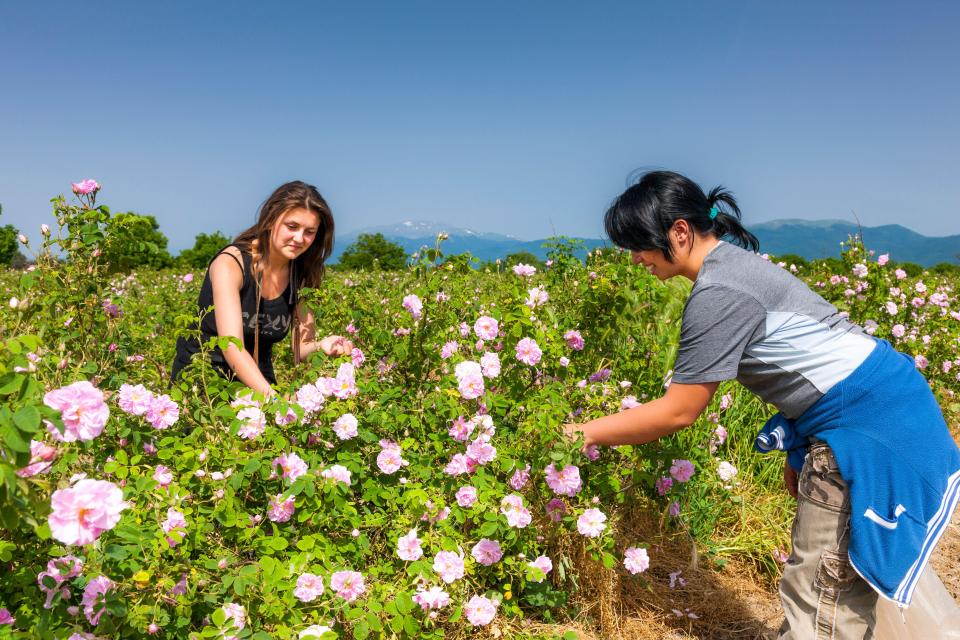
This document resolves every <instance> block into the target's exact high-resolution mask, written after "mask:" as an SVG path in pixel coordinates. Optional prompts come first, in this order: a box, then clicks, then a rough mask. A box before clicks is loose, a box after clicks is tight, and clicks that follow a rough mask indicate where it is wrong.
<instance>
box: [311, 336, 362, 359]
mask: <svg viewBox="0 0 960 640" xmlns="http://www.w3.org/2000/svg"><path fill="white" fill-rule="evenodd" d="M317 345H318V346H319V347H320V350H321V351H323V352H324V353H325V354H327V355H328V356H342V355H344V354H347V353H350V352H351V351H353V343H352V342H350V341H349V340H347V339H346V338H344V337H343V336H327V337H326V338H323V339H322V340H320V341H318V342H317Z"/></svg>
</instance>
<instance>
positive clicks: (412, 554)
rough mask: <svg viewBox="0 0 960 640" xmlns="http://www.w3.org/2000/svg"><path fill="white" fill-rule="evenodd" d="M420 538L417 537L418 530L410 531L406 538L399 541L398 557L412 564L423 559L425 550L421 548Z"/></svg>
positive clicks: (403, 537)
mask: <svg viewBox="0 0 960 640" xmlns="http://www.w3.org/2000/svg"><path fill="white" fill-rule="evenodd" d="M420 545H421V542H420V538H419V537H418V536H417V530H416V529H410V531H409V532H408V533H407V535H405V536H400V537H399V538H398V539H397V556H398V557H399V558H400V559H401V560H405V561H407V562H412V561H414V560H419V559H420V558H422V557H423V549H422V548H421V547H420Z"/></svg>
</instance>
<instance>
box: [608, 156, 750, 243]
mask: <svg viewBox="0 0 960 640" xmlns="http://www.w3.org/2000/svg"><path fill="white" fill-rule="evenodd" d="M677 220H686V221H687V224H689V225H690V226H691V227H692V228H693V229H694V230H695V231H696V232H697V233H699V234H701V235H706V234H711V235H714V236H716V237H717V238H721V239H727V240H730V241H731V242H733V243H734V244H737V245H739V246H741V247H743V248H744V249H749V250H750V251H754V252H756V251H759V250H760V241H759V240H757V237H756V236H755V235H753V234H752V233H750V232H749V231H747V229H746V228H745V227H744V226H743V224H742V223H741V222H740V207H738V206H737V201H736V200H735V199H734V197H733V194H732V193H730V192H729V191H727V190H726V189H724V188H723V187H715V188H714V189H712V190H711V191H710V193H709V195H705V194H704V193H703V189H701V188H700V187H699V186H698V185H697V183H695V182H694V181H693V180H691V179H689V178H687V177H685V176H682V175H680V174H679V173H674V172H673V171H650V172H648V173H645V174H643V175H642V176H640V179H639V180H638V181H637V183H636V184H634V185H633V186H631V187H629V188H628V189H627V190H626V191H624V192H623V193H622V194H620V196H619V197H618V198H617V199H616V200H614V202H613V204H612V205H610V208H609V209H608V210H607V213H606V215H604V218H603V225H604V228H605V229H606V232H607V235H608V236H609V237H610V239H611V240H612V241H613V243H614V244H615V245H617V246H618V247H622V248H624V249H629V250H630V251H648V250H651V249H659V250H660V251H662V252H663V255H664V256H665V257H666V258H667V260H671V261H672V260H673V247H672V245H671V244H670V239H669V236H668V233H669V231H670V228H671V227H673V223H674V222H676V221H677Z"/></svg>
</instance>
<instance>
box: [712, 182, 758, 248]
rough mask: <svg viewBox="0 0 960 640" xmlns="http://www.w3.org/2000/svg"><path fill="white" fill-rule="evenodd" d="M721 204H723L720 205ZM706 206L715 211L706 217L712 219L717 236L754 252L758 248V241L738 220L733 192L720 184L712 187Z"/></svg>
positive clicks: (737, 209) (738, 213)
mask: <svg viewBox="0 0 960 640" xmlns="http://www.w3.org/2000/svg"><path fill="white" fill-rule="evenodd" d="M721 205H723V206H721ZM707 206H708V207H710V211H711V212H714V211H715V213H711V214H708V215H707V217H709V218H711V219H712V220H713V234H714V235H715V236H717V237H718V238H726V239H728V240H730V241H732V242H733V243H734V244H737V245H740V246H741V247H743V248H744V249H749V250H750V251H753V252H754V253H756V252H757V251H759V250H760V241H759V240H758V239H757V236H755V235H753V234H752V233H750V232H749V231H747V228H746V227H744V226H743V223H741V222H740V217H741V216H740V207H738V206H737V201H736V200H735V199H734V197H733V194H732V193H730V192H729V191H727V190H726V189H724V188H723V187H722V186H717V187H714V188H713V189H711V190H710V193H709V194H707Z"/></svg>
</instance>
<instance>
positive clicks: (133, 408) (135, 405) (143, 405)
mask: <svg viewBox="0 0 960 640" xmlns="http://www.w3.org/2000/svg"><path fill="white" fill-rule="evenodd" d="M152 401H153V394H152V393H151V392H150V391H148V390H147V388H146V387H144V386H143V385H142V384H138V385H130V384H122V385H120V391H119V392H118V393H117V404H119V405H120V410H121V411H123V412H124V413H128V414H130V415H133V416H142V415H143V414H145V413H146V412H147V409H149V408H150V403H151V402H152Z"/></svg>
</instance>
